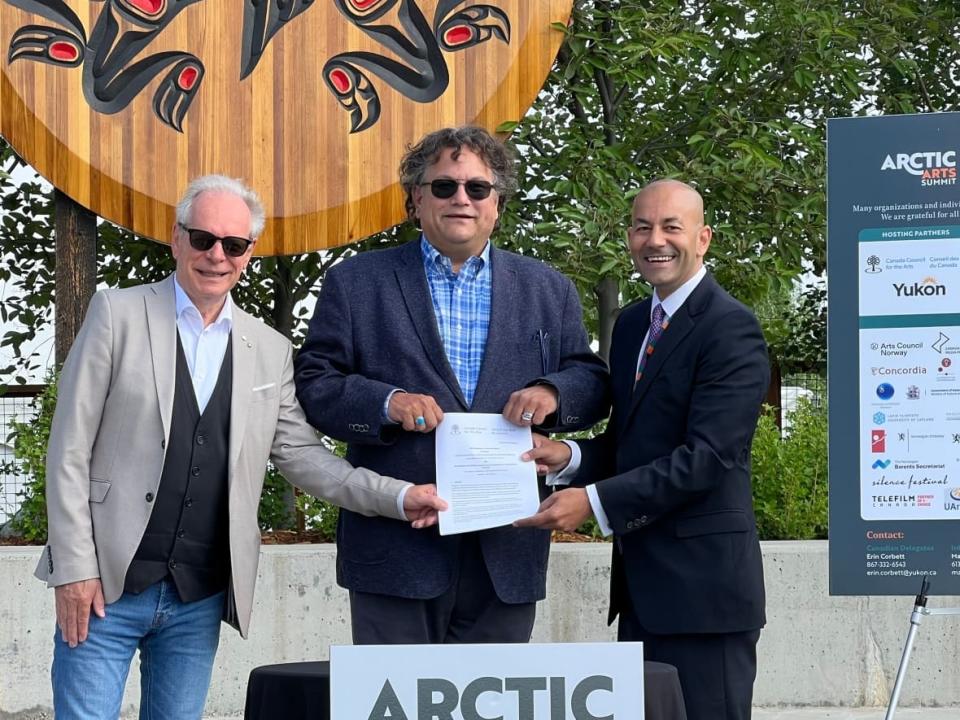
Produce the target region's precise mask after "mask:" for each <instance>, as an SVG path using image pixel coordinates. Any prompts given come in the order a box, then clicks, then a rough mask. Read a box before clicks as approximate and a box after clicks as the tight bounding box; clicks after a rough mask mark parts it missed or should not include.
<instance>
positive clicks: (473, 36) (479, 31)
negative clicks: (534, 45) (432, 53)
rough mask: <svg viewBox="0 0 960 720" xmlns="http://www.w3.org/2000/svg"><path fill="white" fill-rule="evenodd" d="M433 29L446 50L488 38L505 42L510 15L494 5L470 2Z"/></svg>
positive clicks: (480, 41) (476, 43)
mask: <svg viewBox="0 0 960 720" xmlns="http://www.w3.org/2000/svg"><path fill="white" fill-rule="evenodd" d="M434 33H435V35H436V38H437V42H439V43H440V47H441V48H443V49H444V50H446V51H448V52H454V51H457V50H463V49H464V48H468V47H473V46H474V45H479V44H480V43H483V42H486V41H487V40H490V39H491V38H496V39H497V40H500V41H501V42H504V43H507V44H509V43H510V18H509V17H507V14H506V13H505V12H503V10H501V9H500V8H498V7H494V6H492V5H473V6H471V7H468V8H464V9H463V10H461V11H460V12H458V13H455V14H453V15H450V16H449V17H447V18H446V19H445V20H442V21H439V22H438V23H437V24H436V25H435V30H434ZM454 38H456V40H457V41H456V42H454ZM461 38H463V39H461Z"/></svg>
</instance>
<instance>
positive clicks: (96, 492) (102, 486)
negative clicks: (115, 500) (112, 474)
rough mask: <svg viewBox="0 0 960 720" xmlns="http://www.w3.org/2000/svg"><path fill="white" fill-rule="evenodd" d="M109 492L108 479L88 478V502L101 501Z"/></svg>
mask: <svg viewBox="0 0 960 720" xmlns="http://www.w3.org/2000/svg"><path fill="white" fill-rule="evenodd" d="M108 492H110V481H109V480H94V479H93V478H91V479H90V502H95V503H102V502H103V501H104V498H106V497H107V493H108Z"/></svg>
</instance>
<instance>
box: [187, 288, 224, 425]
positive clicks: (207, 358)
mask: <svg viewBox="0 0 960 720" xmlns="http://www.w3.org/2000/svg"><path fill="white" fill-rule="evenodd" d="M173 291H174V295H175V296H176V298H177V330H179V331H180V344H181V345H182V346H183V354H184V355H185V356H186V359H187V368H189V370H190V379H191V380H192V381H193V392H194V395H195V396H196V398H197V406H198V407H199V408H200V412H201V413H202V412H203V411H204V408H206V407H207V403H208V402H209V401H210V396H211V395H213V390H214V388H215V387H216V386H217V378H219V377H220V366H221V365H222V364H223V356H224V355H225V354H226V352H227V341H228V340H229V339H230V330H231V329H232V328H233V301H232V300H231V299H230V296H229V295H227V300H226V302H225V303H224V304H223V308H221V310H220V314H219V315H217V319H216V320H214V321H213V322H212V323H210V324H209V325H207V326H206V327H204V326H203V317H202V316H201V315H200V311H199V310H197V306H196V305H194V304H193V301H191V300H190V298H189V297H188V296H187V293H186V292H184V290H183V288H182V287H180V283H178V282H177V276H176V275H174V276H173Z"/></svg>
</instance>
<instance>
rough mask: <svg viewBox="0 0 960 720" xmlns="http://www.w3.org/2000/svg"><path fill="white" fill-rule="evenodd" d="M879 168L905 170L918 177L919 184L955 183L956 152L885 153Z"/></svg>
mask: <svg viewBox="0 0 960 720" xmlns="http://www.w3.org/2000/svg"><path fill="white" fill-rule="evenodd" d="M880 169H881V170H905V171H906V172H908V173H910V174H911V175H916V176H918V177H919V178H920V185H922V186H930V185H955V184H956V182H957V153H956V151H955V150H946V151H941V150H937V151H933V152H918V153H897V154H896V155H887V156H886V158H884V160H883V164H882V165H881V166H880Z"/></svg>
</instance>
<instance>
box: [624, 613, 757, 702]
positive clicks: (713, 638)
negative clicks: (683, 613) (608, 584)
mask: <svg viewBox="0 0 960 720" xmlns="http://www.w3.org/2000/svg"><path fill="white" fill-rule="evenodd" d="M621 607H627V608H629V609H627V610H626V611H621V613H620V622H619V625H618V627H617V639H618V640H624V641H633V642H637V641H639V642H642V643H643V657H644V659H645V660H655V661H657V662H663V663H668V664H670V665H673V666H674V667H676V668H677V672H678V673H679V674H680V686H681V687H682V688H683V700H684V704H685V705H686V708H687V720H749V718H750V713H751V705H752V702H753V681H754V680H755V679H756V677H757V641H758V640H759V639H760V631H759V630H750V631H748V632H740V633H717V634H710V635H701V634H697V635H654V634H652V633H650V632H648V631H647V630H646V629H645V628H644V627H643V625H641V624H640V621H639V620H638V619H637V616H636V614H635V613H634V611H633V607H632V605H630V604H629V603H624V604H622V605H621Z"/></svg>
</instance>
